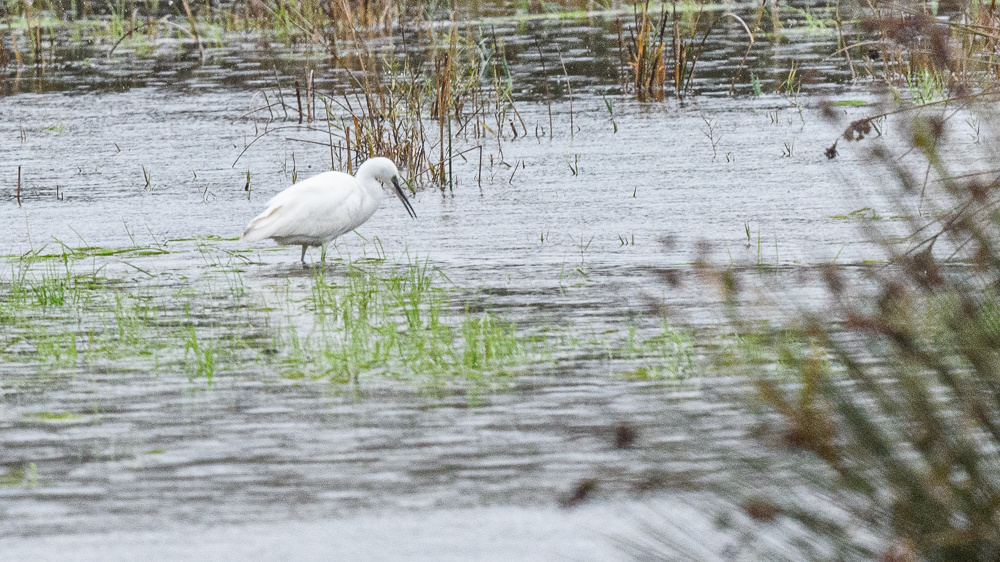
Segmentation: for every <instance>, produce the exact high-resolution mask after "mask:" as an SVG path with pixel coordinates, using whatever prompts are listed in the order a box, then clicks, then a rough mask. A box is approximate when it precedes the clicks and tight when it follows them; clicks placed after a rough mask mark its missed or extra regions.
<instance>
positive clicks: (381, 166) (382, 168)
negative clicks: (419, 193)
mask: <svg viewBox="0 0 1000 562" xmlns="http://www.w3.org/2000/svg"><path fill="white" fill-rule="evenodd" d="M362 172H364V173H365V174H367V175H369V177H371V178H373V179H374V180H375V181H377V182H379V183H380V184H382V187H388V186H390V185H391V186H392V187H393V188H394V191H395V192H396V197H398V198H399V200H400V201H402V202H403V206H404V207H406V212H407V213H409V214H410V216H411V217H413V218H417V213H416V212H415V211H414V210H413V205H410V200H409V199H407V198H406V194H405V193H403V187H402V184H401V182H402V180H401V179H400V177H399V170H397V169H396V164H394V163H393V162H392V160H389V159H388V158H383V157H381V156H378V157H375V158H369V159H368V160H366V161H365V163H364V164H362V165H361V168H359V169H358V175H359V176H360V175H362Z"/></svg>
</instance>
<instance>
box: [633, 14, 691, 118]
mask: <svg viewBox="0 0 1000 562" xmlns="http://www.w3.org/2000/svg"><path fill="white" fill-rule="evenodd" d="M633 17H634V19H635V27H634V28H632V29H630V30H629V41H628V42H627V43H625V48H626V49H627V50H628V60H627V64H628V66H629V67H631V69H632V83H631V87H632V88H633V92H635V97H636V98H637V99H638V100H639V101H645V100H647V99H649V98H652V99H656V100H662V99H663V97H664V94H665V91H666V82H667V67H666V62H665V61H664V56H663V53H664V49H665V48H666V44H665V43H664V33H665V32H666V25H667V16H666V12H661V13H660V17H659V19H658V20H657V19H656V18H654V17H653V16H651V15H650V14H649V1H648V0H647V1H646V3H645V4H643V5H642V11H641V12H640V11H636V12H635V13H634V14H633ZM681 48H682V49H683V45H681ZM675 68H677V67H676V65H675ZM675 78H676V77H675ZM678 91H679V90H678Z"/></svg>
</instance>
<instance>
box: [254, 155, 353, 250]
mask: <svg viewBox="0 0 1000 562" xmlns="http://www.w3.org/2000/svg"><path fill="white" fill-rule="evenodd" d="M364 197H365V195H364V192H363V190H362V189H361V188H360V186H359V185H358V184H357V180H355V179H354V177H353V176H351V175H348V174H344V173H342V172H325V173H322V174H319V175H316V176H313V177H311V178H309V179H306V180H303V181H301V182H299V183H297V184H295V185H293V186H291V187H289V188H288V189H286V190H284V191H282V192H281V193H279V194H277V195H275V196H274V197H273V198H272V199H271V201H269V202H268V206H267V209H265V210H264V212H263V213H261V214H260V215H258V216H257V217H255V218H254V219H253V220H252V221H250V224H248V225H247V228H246V230H245V231H244V232H243V239H244V240H246V241H248V242H252V241H255V240H261V239H264V238H276V237H277V238H280V237H294V236H309V237H316V238H325V239H330V238H333V237H336V236H339V235H340V234H343V233H344V232H347V231H349V230H351V229H352V228H353V224H354V222H355V220H356V217H357V215H358V214H359V211H360V209H361V207H362V206H363V202H364Z"/></svg>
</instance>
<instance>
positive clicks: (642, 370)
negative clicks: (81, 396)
mask: <svg viewBox="0 0 1000 562" xmlns="http://www.w3.org/2000/svg"><path fill="white" fill-rule="evenodd" d="M178 244H179V243H178ZM191 247H194V249H195V250H196V253H195V252H191V251H190V248H191ZM184 253H189V254H194V256H195V258H194V259H195V261H196V262H197V261H198V257H200V258H201V260H200V261H201V263H200V265H198V264H197V263H196V266H195V269H194V271H195V272H196V274H195V275H187V276H184V277H183V278H181V279H179V277H178V276H177V275H174V274H158V273H154V272H156V271H158V270H159V269H161V268H160V267H159V266H157V264H156V261H157V259H159V255H158V254H157V255H151V256H146V257H145V258H142V259H139V258H134V259H133V258H131V257H130V258H129V261H128V262H125V261H122V260H121V254H115V253H106V252H91V253H90V255H89V259H87V260H82V259H73V258H74V257H75V256H76V253H74V252H64V253H63V254H61V256H62V259H61V260H60V261H54V260H42V259H38V256H39V255H40V254H33V255H31V256H28V257H26V258H24V259H13V260H8V261H7V265H8V267H7V268H5V269H6V270H7V271H8V272H9V273H8V274H7V275H6V276H5V278H0V320H2V321H3V323H4V326H5V328H6V329H5V330H4V331H3V332H2V333H0V359H2V360H3V361H5V362H9V363H11V364H12V365H13V366H14V367H13V369H12V372H13V373H14V376H13V378H12V379H11V381H10V382H11V384H14V385H22V384H30V383H31V381H32V380H36V379H37V380H38V381H41V380H47V381H53V380H56V379H64V380H65V379H70V378H72V377H73V376H76V375H78V374H81V373H93V372H101V373H109V374H114V373H123V372H127V373H129V374H130V376H132V375H131V374H132V373H147V374H149V375H152V376H157V377H168V378H169V377H174V378H180V379H182V380H183V379H188V380H190V381H192V382H198V383H200V384H206V383H207V384H209V385H212V384H218V382H219V380H220V377H223V376H232V375H238V376H251V377H264V378H268V377H269V376H277V377H282V378H285V379H290V380H294V379H303V380H327V381H330V382H332V383H339V384H346V383H359V382H361V381H363V380H371V379H372V378H377V377H383V378H386V377H387V378H392V379H397V380H400V381H406V382H412V383H413V384H416V385H417V386H421V387H425V388H441V387H444V386H449V385H460V386H468V387H470V388H472V389H478V390H477V392H481V391H483V390H486V391H488V390H493V389H501V388H506V387H509V386H510V385H511V384H512V377H514V376H516V375H518V374H520V373H524V372H526V371H527V370H529V369H532V368H535V367H539V368H540V369H541V370H542V371H547V370H551V369H557V368H558V367H557V363H558V362H557V361H556V360H555V359H554V358H555V357H557V356H558V357H560V358H575V357H599V358H601V359H606V360H609V361H613V362H621V363H624V364H626V365H628V366H629V368H633V369H635V374H634V376H629V377H630V378H641V379H648V378H677V377H683V376H686V375H687V374H688V373H689V372H690V370H691V368H692V363H693V361H692V356H693V344H692V340H691V338H690V336H689V335H688V334H686V333H685V332H683V331H680V330H677V329H675V328H673V327H671V326H669V325H668V324H663V325H662V326H661V327H660V329H659V332H657V333H655V334H653V333H650V332H644V331H639V330H636V329H631V330H629V331H628V336H626V337H625V338H624V339H621V338H618V337H617V336H599V337H595V338H589V339H588V338H578V337H575V336H574V335H573V331H574V329H573V328H572V326H562V325H560V326H551V325H540V326H539V325H534V324H532V323H531V321H530V319H529V320H528V321H527V322H526V323H525V324H524V325H519V324H518V323H516V322H514V321H512V320H511V319H510V318H509V317H508V316H507V315H506V314H505V313H504V311H503V310H502V309H496V308H494V307H492V306H491V305H490V304H489V301H486V302H483V300H482V299H483V295H481V294H480V292H479V291H478V290H477V289H475V288H472V289H463V288H459V287H456V286H454V285H453V284H452V283H451V282H450V280H449V279H448V278H447V277H446V276H445V275H444V274H443V273H442V272H441V271H439V270H437V269H435V268H433V267H431V265H430V264H429V263H428V262H427V261H423V262H420V261H413V260H407V261H403V262H398V263H397V262H393V261H392V260H387V259H385V258H384V257H383V256H384V254H380V258H379V259H377V260H355V261H354V262H353V263H352V262H348V263H346V264H339V263H338V264H337V265H336V266H334V267H331V268H330V269H326V268H323V267H317V268H314V269H313V270H312V271H311V272H310V273H311V274H309V275H306V276H305V277H303V276H301V275H298V274H295V275H291V276H280V277H279V278H280V279H281V281H280V282H272V283H271V284H267V285H265V286H263V287H261V286H260V285H259V284H254V285H250V286H248V285H247V284H246V283H245V282H244V278H243V275H244V273H243V272H244V270H245V269H246V268H248V267H257V266H255V265H253V264H249V262H248V260H247V259H246V257H245V256H243V255H241V254H236V253H233V252H229V251H226V250H225V249H223V248H220V247H218V246H217V244H216V243H215V242H214V241H206V240H198V241H193V243H189V244H188V245H187V246H183V245H180V246H178V247H177V248H176V249H173V248H172V253H171V255H172V256H177V255H181V254H184ZM132 262H135V263H137V264H139V265H134V264H133V263H132ZM123 265H127V266H129V268H128V269H126V268H124V267H123ZM111 271H118V272H120V273H119V274H117V276H116V274H112V273H110V272H111ZM265 278H266V276H265ZM265 283H267V282H265ZM613 370H616V371H618V372H620V371H621V370H622V369H620V368H617V367H613Z"/></svg>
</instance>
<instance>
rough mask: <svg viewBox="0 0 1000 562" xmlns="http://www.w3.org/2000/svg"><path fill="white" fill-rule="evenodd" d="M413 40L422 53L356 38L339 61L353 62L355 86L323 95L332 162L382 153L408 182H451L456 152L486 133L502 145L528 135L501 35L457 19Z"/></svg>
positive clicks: (352, 163)
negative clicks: (463, 27)
mask: <svg viewBox="0 0 1000 562" xmlns="http://www.w3.org/2000/svg"><path fill="white" fill-rule="evenodd" d="M407 37H410V36H407ZM414 40H424V41H427V42H428V43H429V45H427V48H426V52H428V56H427V57H426V58H423V57H421V58H419V59H418V58H416V57H410V56H408V55H406V56H402V57H400V56H396V55H395V54H392V53H386V52H384V51H379V50H378V49H377V48H375V47H373V46H372V45H373V42H371V41H369V40H367V39H365V38H361V37H355V42H356V43H355V44H356V45H357V47H358V55H357V58H356V59H354V60H348V59H343V60H342V62H343V63H344V64H345V66H351V65H353V66H355V67H356V68H357V70H356V71H352V72H351V74H352V76H353V81H354V83H355V88H354V90H353V91H351V92H349V93H346V94H344V95H343V96H340V97H332V98H328V99H327V119H328V122H329V127H328V128H327V131H324V132H326V133H327V137H328V138H327V140H328V142H330V143H331V158H332V159H334V160H336V161H335V162H332V165H334V167H338V168H340V169H345V170H348V171H351V170H354V169H355V168H356V166H357V165H359V164H360V163H361V162H363V161H364V160H365V159H367V158H369V157H371V156H386V157H388V158H391V159H393V160H394V161H395V162H396V163H397V165H399V166H400V169H402V170H404V173H406V174H407V175H408V178H409V179H410V180H411V181H415V182H417V183H419V184H427V183H436V184H438V185H440V186H442V187H443V186H450V187H453V186H454V183H455V178H454V177H453V174H452V163H453V160H454V159H455V158H462V157H463V156H462V154H463V153H465V152H468V151H470V150H473V149H481V147H482V146H483V144H484V143H485V142H486V141H487V140H491V139H495V140H496V141H497V149H498V151H502V147H500V145H499V142H500V140H501V139H503V138H505V137H506V136H508V135H510V134H512V135H513V136H515V137H516V136H518V135H524V134H527V131H526V127H525V125H524V123H523V121H522V120H521V119H520V116H519V115H518V114H517V111H516V109H515V108H514V104H513V100H512V97H511V95H512V94H511V92H512V80H511V74H510V69H509V67H508V65H507V59H506V56H505V54H504V47H503V42H502V41H500V40H498V39H497V38H496V37H495V36H489V35H485V34H484V33H483V32H482V31H481V30H476V29H472V28H470V29H468V30H467V31H465V32H462V31H459V29H458V28H457V27H456V26H450V27H449V28H446V29H445V30H443V31H438V30H434V29H430V28H429V29H427V30H425V32H423V33H420V34H418V35H417V36H416V37H415V38H414ZM459 144H462V145H464V146H459ZM473 144H474V145H475V146H471V147H470V146H469V145H473Z"/></svg>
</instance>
